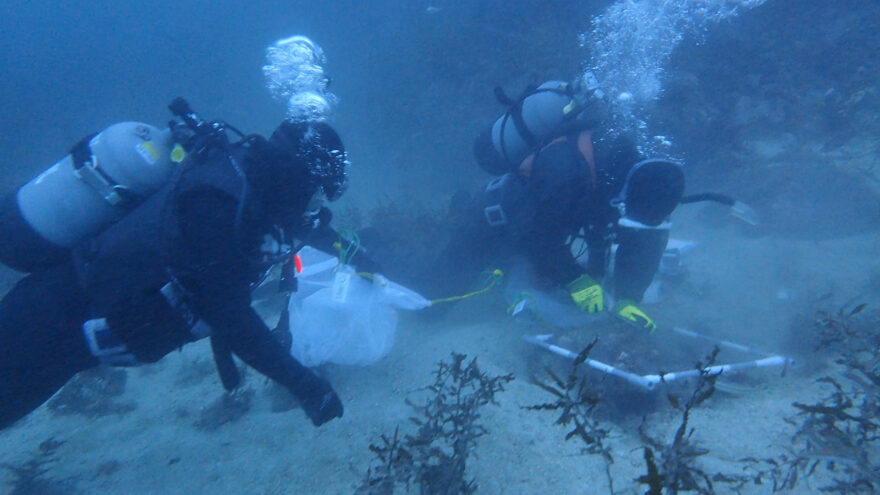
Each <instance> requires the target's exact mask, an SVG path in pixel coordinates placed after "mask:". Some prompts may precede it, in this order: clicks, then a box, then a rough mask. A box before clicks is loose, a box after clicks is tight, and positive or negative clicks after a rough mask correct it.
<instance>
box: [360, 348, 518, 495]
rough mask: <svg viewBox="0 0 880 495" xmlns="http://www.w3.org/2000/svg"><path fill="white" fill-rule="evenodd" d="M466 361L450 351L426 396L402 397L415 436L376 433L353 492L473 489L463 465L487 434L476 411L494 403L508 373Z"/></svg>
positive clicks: (435, 494)
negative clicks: (372, 459)
mask: <svg viewBox="0 0 880 495" xmlns="http://www.w3.org/2000/svg"><path fill="white" fill-rule="evenodd" d="M466 360H467V356H465V355H464V354H458V353H454V352H453V353H452V361H451V363H447V362H445V361H440V362H439V363H438V364H437V369H436V371H435V372H434V383H433V384H432V385H430V386H428V387H426V388H425V389H422V390H425V391H428V392H429V393H430V395H429V397H428V399H427V400H426V401H425V402H424V403H422V404H416V403H414V402H412V401H410V400H409V399H407V400H406V403H407V404H408V405H409V406H410V407H411V408H412V409H413V411H414V412H415V413H416V415H415V416H413V417H411V418H410V422H411V423H413V424H414V425H416V427H417V430H416V432H415V433H414V434H405V435H403V436H402V437H401V436H400V433H399V427H398V428H396V429H395V430H394V434H393V435H392V436H391V437H388V436H387V435H381V436H380V438H379V442H376V443H373V444H370V451H371V452H373V454H374V455H375V456H376V459H377V460H378V462H377V463H376V464H374V465H373V466H371V467H370V468H369V469H368V470H367V474H366V476H365V479H364V481H363V482H362V484H361V486H360V487H359V488H358V490H357V493H358V494H360V495H391V494H393V493H395V489H396V488H397V487H402V488H403V490H404V492H405V493H408V492H409V491H410V490H411V489H412V488H413V487H415V486H417V487H418V490H419V493H420V494H421V495H452V494H470V493H475V492H476V489H477V483H476V480H474V479H470V480H468V479H467V476H466V467H467V461H468V458H469V457H470V456H471V455H472V454H473V453H474V449H475V447H476V441H477V439H478V438H480V437H481V436H483V435H485V434H487V433H488V430H487V429H486V427H485V426H483V425H482V424H481V423H480V418H481V415H480V410H481V409H482V407H483V406H486V405H488V404H496V405H497V402H496V401H495V394H497V393H498V392H501V391H503V390H504V386H505V384H507V383H509V382H510V381H512V380H513V375H510V374H507V375H501V376H490V375H489V374H487V373H484V372H482V371H481V370H480V368H479V367H478V366H477V359H476V358H474V359H472V360H471V361H469V362H466Z"/></svg>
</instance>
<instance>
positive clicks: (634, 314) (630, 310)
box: [614, 299, 657, 333]
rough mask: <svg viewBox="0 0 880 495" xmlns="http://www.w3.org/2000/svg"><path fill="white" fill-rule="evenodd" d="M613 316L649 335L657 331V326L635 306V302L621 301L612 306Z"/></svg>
mask: <svg viewBox="0 0 880 495" xmlns="http://www.w3.org/2000/svg"><path fill="white" fill-rule="evenodd" d="M614 315H615V316H617V317H618V318H620V319H621V320H624V321H626V322H629V323H632V324H634V325H637V326H639V327H642V328H644V329H645V330H648V331H649V332H651V333H654V331H656V330H657V324H656V323H654V320H652V319H651V317H650V316H648V315H647V314H646V313H645V312H644V311H642V310H641V308H639V307H638V306H636V303H635V301H632V300H630V299H621V300H619V301H617V304H615V305H614Z"/></svg>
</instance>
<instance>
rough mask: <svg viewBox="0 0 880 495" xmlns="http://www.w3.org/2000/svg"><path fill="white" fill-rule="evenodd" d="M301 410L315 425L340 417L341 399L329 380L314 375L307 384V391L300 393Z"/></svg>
mask: <svg viewBox="0 0 880 495" xmlns="http://www.w3.org/2000/svg"><path fill="white" fill-rule="evenodd" d="M299 398H300V400H301V401H302V408H303V412H305V413H306V416H308V417H309V419H310V420H312V424H313V425H315V426H321V425H322V424H324V423H326V422H328V421H330V420H331V419H334V418H341V417H342V413H343V410H342V401H341V400H339V396H338V395H336V392H334V391H333V387H331V386H330V382H328V381H327V380H325V379H323V378H321V377H320V376H317V375H315V376H314V377H313V378H312V383H310V384H309V391H308V392H307V393H305V394H303V395H301V396H300V397H299Z"/></svg>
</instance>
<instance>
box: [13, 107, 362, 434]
mask: <svg viewBox="0 0 880 495" xmlns="http://www.w3.org/2000/svg"><path fill="white" fill-rule="evenodd" d="M170 109H171V110H172V113H173V114H174V115H175V116H176V118H175V119H174V120H172V121H171V124H170V125H169V129H167V130H164V131H160V130H159V129H157V128H155V127H152V126H149V125H146V124H140V123H130V122H129V123H122V124H115V125H114V126H111V127H109V128H108V129H105V130H104V131H102V132H101V133H99V134H97V135H93V136H89V137H87V138H85V139H83V140H82V141H81V142H80V143H79V144H77V145H76V146H74V148H73V150H72V152H71V153H70V154H69V155H68V156H66V157H65V158H64V159H62V160H61V161H59V162H58V163H57V164H55V165H54V166H52V167H51V168H49V169H48V170H46V171H45V172H43V173H42V174H40V176H38V177H37V178H35V179H33V180H32V181H30V182H28V183H27V184H25V185H24V186H22V187H21V188H19V189H17V190H16V191H15V192H14V193H12V194H11V195H10V196H8V197H7V198H6V200H5V203H4V204H3V205H2V207H0V227H2V228H0V231H2V232H3V235H4V236H5V238H4V239H3V241H2V244H0V261H2V262H3V263H5V264H7V265H9V266H11V267H13V268H15V269H17V270H20V271H24V272H29V274H28V275H27V276H25V277H24V278H23V279H21V280H20V281H19V282H18V283H17V284H16V285H15V286H14V288H13V289H12V290H11V291H10V292H9V293H8V294H6V296H5V297H4V298H3V299H2V301H0V429H2V428H5V427H7V426H9V425H10V424H12V423H13V422H15V421H16V420H18V419H20V418H22V417H23V416H25V415H27V414H28V413H29V412H31V411H32V410H34V409H36V408H37V407H38V406H40V404H42V403H43V402H45V401H46V400H47V399H48V398H49V397H50V396H52V395H53V394H54V393H55V392H56V391H57V390H58V389H59V388H60V387H62V386H63V385H64V384H65V383H66V382H67V381H68V380H69V379H70V378H71V377H73V376H74V375H75V374H76V373H77V372H79V371H83V370H86V369H89V368H92V367H95V366H98V365H101V364H108V365H116V366H134V365H138V364H141V363H152V362H155V361H158V360H159V359H161V358H162V357H163V356H164V355H166V354H168V353H169V352H170V351H172V350H174V349H177V348H179V347H181V346H182V345H184V344H187V343H189V342H193V341H196V340H198V339H201V338H210V343H211V348H212V351H213V354H214V359H215V362H216V365H217V368H218V371H219V374H220V378H221V381H222V383H223V385H224V387H225V388H226V389H227V390H232V389H234V388H236V387H237V386H238V385H239V382H240V377H239V374H238V369H237V368H236V365H235V363H234V361H233V359H232V354H235V355H236V356H238V357H239V358H240V359H241V360H242V361H244V362H245V363H246V364H248V365H249V366H251V367H252V368H254V369H255V370H257V371H258V372H259V373H261V374H263V375H265V376H266V377H268V378H270V379H272V380H273V381H275V382H277V383H278V384H280V385H282V386H283V387H285V388H286V389H287V390H289V391H290V392H291V393H292V394H293V395H294V396H295V397H297V398H298V399H299V401H300V403H301V405H302V408H303V410H304V412H305V414H306V415H307V416H308V418H309V419H310V420H311V421H312V423H313V424H314V425H315V426H320V425H322V424H323V423H326V422H327V421H330V420H332V419H334V418H338V417H342V414H343V406H342V402H341V401H340V399H339V397H338V396H337V394H336V393H335V392H334V390H333V388H332V387H331V385H330V383H328V382H327V381H326V380H325V379H324V378H322V377H320V376H318V375H317V374H316V373H315V372H313V371H312V370H310V369H308V368H306V367H304V366H303V365H301V364H300V363H299V362H297V361H296V360H295V359H294V358H293V357H291V355H290V353H289V352H288V349H286V348H285V347H284V345H283V344H282V343H280V342H279V341H278V340H277V339H276V338H275V337H274V336H273V334H272V331H271V330H270V329H269V328H268V327H267V326H266V325H265V324H264V322H263V320H262V319H261V318H260V317H259V316H258V315H257V313H256V312H255V311H254V310H253V309H252V308H251V294H250V291H251V288H252V287H253V286H254V285H255V284H256V283H258V282H259V281H260V280H261V277H263V276H264V274H265V273H267V272H268V270H269V269H270V268H271V267H272V266H273V265H276V264H278V263H281V262H287V263H288V264H290V260H291V258H292V257H293V255H294V253H295V252H296V251H297V250H298V249H299V248H300V247H301V246H302V245H303V244H304V243H305V242H307V241H308V240H309V237H310V233H311V232H313V231H315V230H316V229H320V228H326V225H322V223H321V222H322V221H324V222H327V221H329V215H328V213H329V210H326V208H322V207H321V206H322V202H323V200H324V199H326V200H329V201H334V200H336V199H338V198H339V197H340V196H341V195H342V194H343V192H344V191H345V190H346V187H347V184H348V179H347V168H348V166H349V161H348V157H347V154H346V152H345V149H344V147H343V144H342V141H341V140H340V138H339V136H338V135H337V133H336V132H335V131H334V130H333V129H332V128H331V127H330V126H329V125H327V124H326V123H323V122H295V121H291V120H286V121H284V122H282V123H281V124H280V125H279V126H278V128H277V129H276V130H275V131H274V132H273V134H272V135H271V137H270V138H269V139H268V140H267V139H265V138H263V137H261V136H259V135H247V136H245V135H243V134H242V133H240V132H239V131H237V130H236V129H235V128H234V127H232V126H230V125H228V124H226V123H224V122H222V121H214V122H207V121H203V120H201V119H200V118H199V116H198V115H197V114H195V113H193V111H192V110H191V109H190V108H189V106H188V104H187V103H186V102H185V101H184V100H183V99H180V98H178V99H176V100H175V101H174V102H173V103H172V104H171V105H170ZM231 133H235V134H236V135H237V136H238V138H237V140H231V139H230V135H231Z"/></svg>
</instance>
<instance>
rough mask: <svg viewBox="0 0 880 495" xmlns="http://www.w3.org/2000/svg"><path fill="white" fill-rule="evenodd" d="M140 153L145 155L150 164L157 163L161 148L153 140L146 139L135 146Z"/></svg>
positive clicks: (144, 157)
mask: <svg viewBox="0 0 880 495" xmlns="http://www.w3.org/2000/svg"><path fill="white" fill-rule="evenodd" d="M135 149H136V150H137V152H138V154H139V155H141V157H143V159H144V161H145V162H147V163H149V164H150V165H152V164H154V163H156V160H158V159H159V150H157V149H156V146H155V145H154V144H153V142H152V141H144V142H142V143H139V144H138V145H137V146H135Z"/></svg>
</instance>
